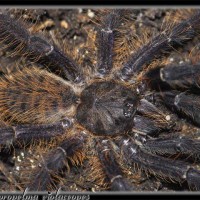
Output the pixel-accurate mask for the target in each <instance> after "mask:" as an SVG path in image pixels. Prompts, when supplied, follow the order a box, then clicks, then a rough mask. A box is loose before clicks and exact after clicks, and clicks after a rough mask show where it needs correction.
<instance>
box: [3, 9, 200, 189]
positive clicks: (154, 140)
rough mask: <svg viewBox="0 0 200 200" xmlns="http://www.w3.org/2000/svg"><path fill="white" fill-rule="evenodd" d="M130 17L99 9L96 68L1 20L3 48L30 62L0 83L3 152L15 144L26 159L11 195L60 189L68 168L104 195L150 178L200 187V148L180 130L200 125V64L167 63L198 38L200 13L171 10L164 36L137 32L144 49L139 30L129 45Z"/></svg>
mask: <svg viewBox="0 0 200 200" xmlns="http://www.w3.org/2000/svg"><path fill="white" fill-rule="evenodd" d="M130 12H131V10H126V9H110V10H108V11H102V13H101V12H100V14H99V15H98V17H99V19H98V20H97V21H96V22H95V30H94V34H93V36H94V37H91V38H90V39H89V41H88V42H89V43H88V44H90V45H91V46H92V44H91V43H92V42H93V40H95V42H94V44H93V46H92V48H91V49H92V51H90V55H89V56H88V57H89V58H91V59H93V58H94V57H95V55H96V57H95V59H96V61H95V62H94V61H92V62H91V63H92V67H91V66H81V65H80V64H79V62H78V61H77V60H75V59H74V58H73V56H70V55H69V53H70V52H68V53H66V52H65V51H64V50H63V49H62V47H61V45H59V44H58V42H57V41H56V40H55V38H54V37H53V36H52V35H51V36H49V35H48V36H45V35H44V34H42V33H39V32H37V31H35V30H36V29H34V28H33V27H32V28H30V27H28V25H27V23H26V22H24V21H23V20H22V19H17V17H16V16H15V14H13V13H12V12H11V11H7V10H6V11H2V12H1V13H0V40H1V47H2V49H3V50H5V51H6V52H7V53H8V58H10V59H11V58H12V57H14V56H17V57H18V58H20V61H21V63H24V62H25V63H26V65H24V64H23V65H22V64H21V63H20V64H19V66H18V67H17V68H16V69H15V70H14V71H12V72H11V73H8V74H6V73H4V74H3V75H2V76H1V78H0V113H1V115H0V116H1V120H2V126H1V128H0V144H1V151H2V152H3V150H4V149H5V148H7V147H10V148H11V147H12V146H13V147H14V149H15V148H16V146H18V148H19V147H20V148H21V147H22V148H24V149H25V151H24V152H26V154H27V158H26V159H25V161H24V162H22V163H21V165H20V172H19V176H18V177H15V176H14V177H12V178H10V179H9V180H11V181H10V184H13V185H14V186H13V187H12V188H15V189H22V190H23V189H25V188H28V189H29V190H40V191H45V190H56V189H58V188H60V187H61V188H62V187H63V185H64V184H65V179H67V178H68V176H69V174H70V170H73V168H77V169H78V168H79V167H83V166H86V167H85V168H83V172H82V173H83V174H84V173H85V174H87V181H90V183H92V184H94V185H96V186H99V188H100V189H99V190H112V191H136V190H137V187H138V186H137V185H138V184H139V183H137V181H134V179H137V176H140V177H139V178H140V179H142V178H141V177H142V176H145V175H147V177H150V176H152V175H153V176H155V177H157V178H158V179H159V180H162V181H163V179H164V180H166V181H168V182H175V183H176V184H180V185H181V186H182V187H183V188H185V189H186V190H189V189H190V190H200V170H199V167H198V159H199V154H200V142H199V140H198V139H197V138H193V137H192V133H191V135H189V136H188V135H187V134H184V132H183V131H182V129H181V130H180V128H179V127H178V125H177V124H179V122H180V123H183V122H184V123H188V124H189V126H192V127H194V128H197V130H198V127H199V125H200V120H199V98H200V97H199V96H198V90H199V84H200V83H199V65H198V64H194V65H193V64H190V63H189V64H188V63H186V64H185V65H172V64H166V62H163V61H162V59H163V57H165V56H166V54H168V53H169V52H170V51H172V50H174V49H175V48H178V47H180V46H183V44H185V43H187V42H188V41H189V40H192V39H193V38H194V37H195V36H198V31H199V22H200V11H199V10H180V11H176V12H177V13H178V14H177V13H176V12H175V11H171V12H169V13H170V15H168V18H167V17H166V19H168V22H166V24H165V21H164V22H163V27H164V28H161V29H160V33H159V34H157V35H152V36H151V37H150V36H149V35H148V34H147V32H144V33H142V32H140V34H141V35H140V42H138V39H139V37H138V33H137V32H134V34H132V37H131V36H130V37H131V39H130V40H127V41H125V39H126V38H125V36H124V35H123V33H124V32H125V31H124V30H123V28H124V27H126V28H127V27H128V26H123V25H124V24H126V23H127V24H129V25H130V24H132V23H133V22H132V21H131V23H130V22H129V21H130V19H129V15H130ZM175 16H176V17H175ZM164 19H165V18H164ZM169 19H173V23H170V22H169V21H170V20H169ZM128 30H129V29H128ZM142 30H143V29H142ZM132 31H133V30H132ZM145 31H148V30H146V29H145ZM142 34H143V39H144V41H143V39H141V38H142ZM121 35H123V37H122V36H121ZM128 38H129V37H128ZM129 42H130V45H127V44H128V43H129ZM131 44H132V45H133V46H134V47H135V50H134V51H133V50H132V49H131V48H130V49H131V50H130V49H129V47H131ZM91 46H90V47H91ZM116 46H117V48H116ZM93 47H95V48H93ZM96 49H97V50H96ZM118 51H119V52H118ZM158 61H159V62H158ZM161 61H162V62H161ZM163 63H164V64H163ZM33 162H34V166H33V165H31V163H33ZM2 164H3V163H2ZM3 169H4V170H6V169H5V167H4V168H3V167H2V166H1V171H3ZM135 171H136V172H135ZM138 171H139V173H138ZM88 177H89V178H88ZM80 181H81V180H80ZM164 182H165V181H164ZM185 185H186V186H185ZM72 190H73V189H72Z"/></svg>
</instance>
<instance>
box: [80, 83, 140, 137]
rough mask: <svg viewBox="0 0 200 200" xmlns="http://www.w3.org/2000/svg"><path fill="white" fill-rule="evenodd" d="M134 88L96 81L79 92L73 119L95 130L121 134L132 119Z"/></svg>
mask: <svg viewBox="0 0 200 200" xmlns="http://www.w3.org/2000/svg"><path fill="white" fill-rule="evenodd" d="M138 101H139V99H138V97H137V95H136V93H135V92H134V91H132V90H131V89H129V88H126V87H125V86H122V85H119V84H117V83H114V82H109V81H108V82H107V81H105V82H97V83H93V84H91V85H90V86H89V87H87V88H86V89H85V90H84V91H83V92H82V94H81V104H80V105H79V107H78V110H77V120H78V122H79V123H80V124H81V125H82V126H84V127H85V128H86V129H87V130H89V131H91V132H93V133H95V134H100V135H101V134H103V135H104V134H106V135H115V134H123V133H124V132H125V131H127V130H128V129H129V128H130V126H131V125H132V123H133V117H134V114H135V111H136V107H137V104H138Z"/></svg>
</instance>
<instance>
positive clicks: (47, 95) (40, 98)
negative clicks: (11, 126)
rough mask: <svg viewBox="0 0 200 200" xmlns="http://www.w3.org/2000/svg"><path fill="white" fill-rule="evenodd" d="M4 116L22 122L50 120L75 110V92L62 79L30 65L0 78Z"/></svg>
mask: <svg viewBox="0 0 200 200" xmlns="http://www.w3.org/2000/svg"><path fill="white" fill-rule="evenodd" d="M0 86H1V89H0V112H1V116H2V117H3V118H7V119H8V120H10V121H18V122H22V123H36V122H37V123H49V122H55V121H59V120H61V119H62V117H65V116H66V115H68V116H70V113H73V111H74V108H75V107H74V104H75V100H76V95H75V93H74V91H73V90H72V88H71V87H70V85H68V84H67V82H65V81H63V80H62V79H61V78H59V77H57V76H55V75H53V74H51V73H49V72H47V71H45V70H38V69H36V68H33V69H31V70H29V69H25V70H23V72H18V73H16V74H14V75H13V76H8V77H6V79H2V80H0Z"/></svg>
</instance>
